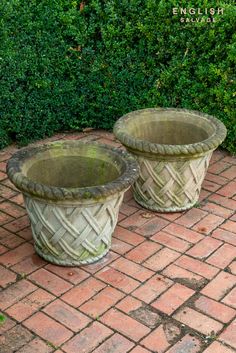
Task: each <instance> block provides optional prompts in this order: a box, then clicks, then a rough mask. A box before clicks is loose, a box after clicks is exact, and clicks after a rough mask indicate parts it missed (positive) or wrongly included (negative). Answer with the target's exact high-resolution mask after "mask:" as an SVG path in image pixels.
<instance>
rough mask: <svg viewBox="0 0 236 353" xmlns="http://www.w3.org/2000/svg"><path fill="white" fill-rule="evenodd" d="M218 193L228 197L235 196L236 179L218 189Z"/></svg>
mask: <svg viewBox="0 0 236 353" xmlns="http://www.w3.org/2000/svg"><path fill="white" fill-rule="evenodd" d="M217 194H220V195H222V196H226V197H233V196H234V195H235V194H236V181H230V182H229V183H228V184H227V185H225V186H223V187H222V188H221V189H219V190H217Z"/></svg>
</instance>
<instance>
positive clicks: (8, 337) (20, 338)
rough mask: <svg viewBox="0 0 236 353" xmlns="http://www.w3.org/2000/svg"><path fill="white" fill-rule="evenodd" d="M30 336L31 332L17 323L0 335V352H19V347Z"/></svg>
mask: <svg viewBox="0 0 236 353" xmlns="http://www.w3.org/2000/svg"><path fill="white" fill-rule="evenodd" d="M32 338H33V335H32V334H31V332H29V331H28V330H26V329H25V328H24V327H22V326H20V325H17V326H15V327H13V328H12V329H11V330H10V331H6V332H5V333H4V334H3V335H2V336H1V337H0V346H1V353H12V352H19V349H20V348H21V347H22V346H24V345H25V344H26V343H27V342H29V341H30V340H32Z"/></svg>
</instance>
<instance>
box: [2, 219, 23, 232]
mask: <svg viewBox="0 0 236 353" xmlns="http://www.w3.org/2000/svg"><path fill="white" fill-rule="evenodd" d="M28 226H29V218H28V216H23V217H21V218H18V219H15V220H14V221H12V222H10V223H7V224H5V225H4V228H6V229H7V230H9V231H10V232H13V233H17V232H19V231H20V230H22V229H24V228H26V227H28Z"/></svg>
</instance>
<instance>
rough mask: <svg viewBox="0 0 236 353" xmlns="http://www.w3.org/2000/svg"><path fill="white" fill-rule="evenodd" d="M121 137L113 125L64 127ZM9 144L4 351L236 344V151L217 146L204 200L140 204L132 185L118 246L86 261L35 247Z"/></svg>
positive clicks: (68, 352) (2, 211)
mask: <svg viewBox="0 0 236 353" xmlns="http://www.w3.org/2000/svg"><path fill="white" fill-rule="evenodd" d="M58 139H86V140H97V141H99V142H101V143H108V144H110V145H112V146H118V147H119V146H120V145H119V144H118V143H117V141H115V139H114V136H113V135H112V134H111V133H108V132H104V131H94V130H93V131H90V132H85V133H75V134H58V135H56V136H54V137H53V138H50V139H47V140H44V141H40V142H38V143H42V142H48V141H53V140H58ZM15 150H16V147H14V146H10V147H8V148H6V149H5V150H2V151H0V254H1V255H0V313H2V314H3V315H4V316H5V317H6V320H5V322H4V323H3V324H1V325H0V334H1V336H0V352H1V353H13V352H19V353H46V352H56V353H60V352H61V353H62V352H64V353H77V352H78V353H89V352H96V353H126V352H129V353H148V352H149V353H150V352H156V353H164V352H166V353H199V352H204V353H233V352H235V351H236V214H235V210H236V158H233V157H231V156H229V155H228V154H227V153H226V152H224V151H221V150H217V151H215V153H214V155H213V157H212V160H211V165H210V167H209V169H208V174H207V176H206V178H205V181H204V183H203V189H202V192H201V197H200V203H199V204H198V205H197V207H196V208H193V209H191V210H189V211H187V212H182V213H172V214H161V213H153V212H149V211H147V210H145V209H143V208H141V207H140V206H139V205H138V204H137V203H136V202H135V201H134V200H133V198H132V192H131V191H128V192H127V193H126V195H125V198H124V202H123V204H122V207H121V210H120V215H119V223H118V225H117V227H116V230H115V233H114V236H113V242H112V249H111V251H110V253H109V254H108V255H107V256H106V257H105V258H104V259H102V260H101V261H99V262H98V263H96V264H93V265H88V266H83V267H81V268H66V267H57V266H54V265H51V264H48V263H46V262H45V261H44V260H42V259H41V258H39V257H38V256H37V255H36V254H35V251H34V248H33V242H32V236H31V230H30V227H29V221H28V217H27V216H26V212H25V209H24V206H23V200H22V196H21V194H20V193H18V192H17V190H16V189H15V188H14V186H13V185H12V184H11V183H10V182H9V180H8V179H7V177H6V174H5V166H6V161H7V160H8V158H9V157H10V156H11V154H12V153H13V152H14V151H15Z"/></svg>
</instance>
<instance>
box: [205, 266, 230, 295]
mask: <svg viewBox="0 0 236 353" xmlns="http://www.w3.org/2000/svg"><path fill="white" fill-rule="evenodd" d="M235 284H236V276H233V275H231V274H229V273H226V272H223V271H222V272H220V273H219V274H218V275H217V276H216V277H215V278H214V279H213V280H212V281H211V282H210V283H208V284H207V285H206V287H205V288H203V289H202V291H201V292H202V294H204V295H207V296H208V297H210V298H213V299H215V300H220V299H221V298H223V296H224V295H225V294H226V293H227V292H228V291H230V289H231V288H233V286H234V285H235Z"/></svg>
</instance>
